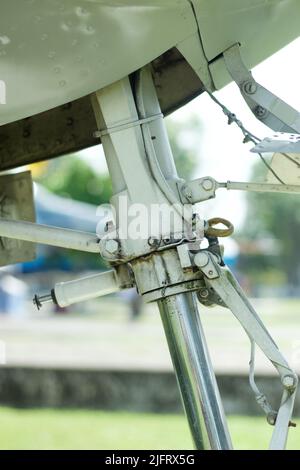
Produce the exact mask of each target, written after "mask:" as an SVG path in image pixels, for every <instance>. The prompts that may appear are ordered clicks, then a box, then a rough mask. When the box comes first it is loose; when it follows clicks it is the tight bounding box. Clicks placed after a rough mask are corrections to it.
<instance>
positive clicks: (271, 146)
mask: <svg viewBox="0 0 300 470" xmlns="http://www.w3.org/2000/svg"><path fill="white" fill-rule="evenodd" d="M250 151H251V152H253V153H265V152H274V153H275V152H280V153H282V152H285V153H300V134H287V133H285V132H279V133H278V134H275V135H273V136H272V137H266V138H265V139H263V140H262V141H261V142H259V143H258V144H256V145H255V147H253V148H252V149H251V150H250Z"/></svg>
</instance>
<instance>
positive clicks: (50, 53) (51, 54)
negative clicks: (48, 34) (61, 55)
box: [48, 51, 56, 59]
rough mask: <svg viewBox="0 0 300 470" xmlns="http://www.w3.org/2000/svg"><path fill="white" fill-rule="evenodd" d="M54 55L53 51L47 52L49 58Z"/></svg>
mask: <svg viewBox="0 0 300 470" xmlns="http://www.w3.org/2000/svg"><path fill="white" fill-rule="evenodd" d="M55 55H56V53H55V51H50V52H49V53H48V57H49V59H53V58H54V57H55Z"/></svg>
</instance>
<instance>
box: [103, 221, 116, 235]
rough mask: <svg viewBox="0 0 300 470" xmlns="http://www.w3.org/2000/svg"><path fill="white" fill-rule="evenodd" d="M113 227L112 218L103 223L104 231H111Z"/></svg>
mask: <svg viewBox="0 0 300 470" xmlns="http://www.w3.org/2000/svg"><path fill="white" fill-rule="evenodd" d="M113 228H114V223H113V221H112V220H108V221H107V222H106V224H105V227H104V232H110V231H112V230H113Z"/></svg>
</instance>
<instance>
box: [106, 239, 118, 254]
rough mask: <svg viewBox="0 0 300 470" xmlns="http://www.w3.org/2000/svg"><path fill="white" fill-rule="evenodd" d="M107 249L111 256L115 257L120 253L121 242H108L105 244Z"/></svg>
mask: <svg viewBox="0 0 300 470" xmlns="http://www.w3.org/2000/svg"><path fill="white" fill-rule="evenodd" d="M105 249H106V251H107V252H108V253H110V254H111V255H115V254H116V253H118V251H119V242H118V240H113V239H111V240H107V241H106V243H105Z"/></svg>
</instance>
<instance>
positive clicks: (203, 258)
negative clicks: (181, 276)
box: [194, 251, 209, 268]
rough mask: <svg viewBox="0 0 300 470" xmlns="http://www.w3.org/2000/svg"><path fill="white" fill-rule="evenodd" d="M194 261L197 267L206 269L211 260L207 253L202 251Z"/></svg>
mask: <svg viewBox="0 0 300 470" xmlns="http://www.w3.org/2000/svg"><path fill="white" fill-rule="evenodd" d="M194 261H195V264H196V266H199V268H204V266H206V265H207V263H208V262H209V258H208V255H207V253H204V252H201V251H200V252H199V253H197V254H196V256H195V258H194Z"/></svg>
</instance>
